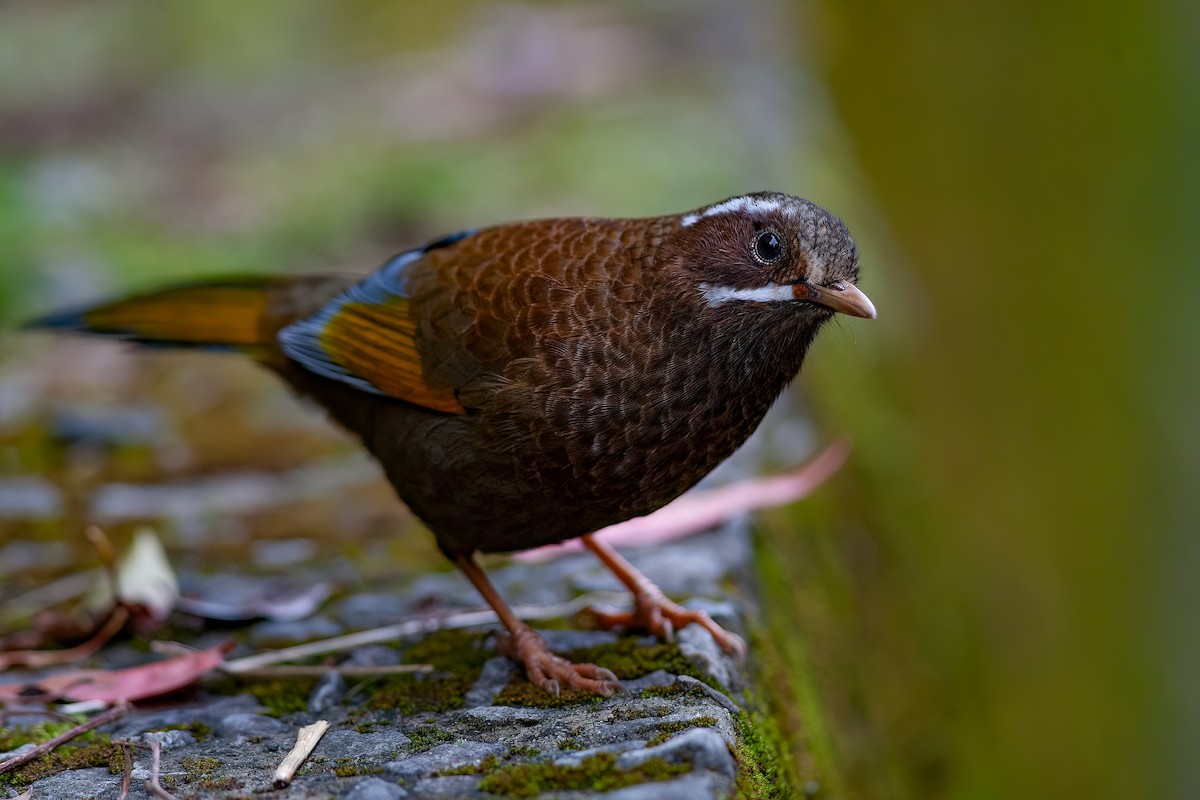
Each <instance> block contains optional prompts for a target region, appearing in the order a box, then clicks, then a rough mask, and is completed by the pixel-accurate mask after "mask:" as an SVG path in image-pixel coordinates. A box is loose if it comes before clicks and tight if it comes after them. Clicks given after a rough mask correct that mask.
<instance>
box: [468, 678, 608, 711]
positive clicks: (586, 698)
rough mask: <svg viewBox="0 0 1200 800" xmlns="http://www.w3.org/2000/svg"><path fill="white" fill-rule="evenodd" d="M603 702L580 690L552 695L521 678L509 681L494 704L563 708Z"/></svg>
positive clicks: (565, 690)
mask: <svg viewBox="0 0 1200 800" xmlns="http://www.w3.org/2000/svg"><path fill="white" fill-rule="evenodd" d="M603 700H604V698H603V697H600V696H598V695H595V694H592V693H591V692H584V691H580V690H579V689H563V690H562V691H561V692H560V693H559V694H551V693H550V692H547V691H546V690H545V689H543V688H542V687H540V686H536V685H534V684H532V683H530V682H529V680H528V679H527V678H525V677H524V676H520V677H514V678H513V679H512V680H511V681H509V683H508V686H505V687H504V688H503V689H502V690H501V691H500V693H499V694H498V695H496V699H495V700H493V701H492V702H493V703H494V704H495V705H498V706H523V707H526V708H563V707H564V706H573V705H579V704H584V703H599V702H602V701H603Z"/></svg>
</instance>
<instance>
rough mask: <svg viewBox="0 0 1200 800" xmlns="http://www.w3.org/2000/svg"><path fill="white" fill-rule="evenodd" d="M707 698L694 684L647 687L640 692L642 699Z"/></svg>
mask: <svg viewBox="0 0 1200 800" xmlns="http://www.w3.org/2000/svg"><path fill="white" fill-rule="evenodd" d="M684 695H691V696H692V697H708V694H706V693H705V691H704V690H703V689H701V688H700V687H699V686H696V685H695V684H693V685H691V686H688V685H685V684H682V683H672V684H671V685H670V686H649V687H647V688H645V689H643V690H642V697H681V696H684Z"/></svg>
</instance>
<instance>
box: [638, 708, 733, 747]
mask: <svg viewBox="0 0 1200 800" xmlns="http://www.w3.org/2000/svg"><path fill="white" fill-rule="evenodd" d="M716 725H717V718H716V717H710V716H708V715H707V714H705V715H704V716H702V717H695V718H694V719H684V720H679V721H677V722H664V723H663V724H661V725H659V726H658V733H657V734H655V735H654V736H652V737H650V739H649V740H648V741H647V742H646V746H647V747H654V745H656V744H662V743H663V742H665V741H666V740H667V739H670V738H671V737H672V736H674V735H675V734H677V733H682V732H684V731H687V730H691V729H692V728H714V727H716Z"/></svg>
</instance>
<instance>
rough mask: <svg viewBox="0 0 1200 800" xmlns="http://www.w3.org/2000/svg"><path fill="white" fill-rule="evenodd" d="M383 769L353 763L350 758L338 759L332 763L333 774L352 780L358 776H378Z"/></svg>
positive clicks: (356, 762)
mask: <svg viewBox="0 0 1200 800" xmlns="http://www.w3.org/2000/svg"><path fill="white" fill-rule="evenodd" d="M381 772H383V767H373V766H367V765H365V764H362V763H361V762H358V761H355V760H354V759H352V758H339V759H338V760H337V761H335V762H334V763H333V774H334V775H337V776H338V777H339V778H353V777H356V776H358V775H378V774H379V773H381Z"/></svg>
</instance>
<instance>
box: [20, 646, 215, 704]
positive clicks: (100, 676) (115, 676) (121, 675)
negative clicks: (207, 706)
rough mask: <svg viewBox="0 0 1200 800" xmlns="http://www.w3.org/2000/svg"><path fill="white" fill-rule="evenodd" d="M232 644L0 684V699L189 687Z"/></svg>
mask: <svg viewBox="0 0 1200 800" xmlns="http://www.w3.org/2000/svg"><path fill="white" fill-rule="evenodd" d="M231 647H232V644H225V645H221V646H219V647H213V648H210V649H208V650H197V651H195V652H193V653H188V654H186V655H182V656H177V657H175V658H168V659H165V660H163V661H154V662H152V663H149V664H140V665H138V666H136V667H127V668H125V669H114V670H99V669H85V670H73V671H71V672H64V673H60V674H58V675H51V676H49V677H46V678H38V679H36V680H33V681H30V682H28V683H13V684H5V685H3V686H0V702H5V701H14V700H20V701H24V702H28V701H30V700H35V701H36V700H48V699H55V700H58V699H65V700H75V701H80V700H99V701H103V702H106V703H116V702H118V701H120V700H141V699H143V698H146V697H155V696H157V695H160V694H167V693H168V692H173V691H175V690H177V689H182V688H183V687H185V686H189V685H191V684H192V683H195V682H196V681H197V680H199V679H200V677H202V676H203V675H204V674H205V673H207V672H209V671H211V670H213V669H216V668H217V667H218V666H220V665H221V664H222V663H223V662H224V661H225V653H227V652H228V651H229V649H230V648H231Z"/></svg>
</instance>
